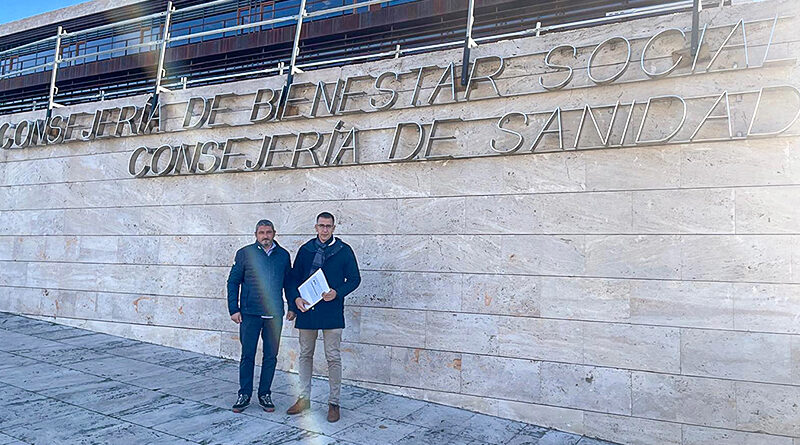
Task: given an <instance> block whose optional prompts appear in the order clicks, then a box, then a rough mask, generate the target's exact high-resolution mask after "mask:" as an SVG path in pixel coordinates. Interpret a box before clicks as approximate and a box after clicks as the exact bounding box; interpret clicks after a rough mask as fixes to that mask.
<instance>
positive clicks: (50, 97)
mask: <svg viewBox="0 0 800 445" xmlns="http://www.w3.org/2000/svg"><path fill="white" fill-rule="evenodd" d="M62 34H64V28H62V27H61V26H59V27H58V34H57V35H56V46H55V54H53V69H52V70H51V71H50V93H49V95H48V99H47V114H46V116H45V117H46V119H47V120H50V117H51V116H52V114H53V108H56V107H60V106H61V105H59V104H57V103H56V101H55V98H56V94H58V88H56V75H57V73H58V64H59V62H61V35H62Z"/></svg>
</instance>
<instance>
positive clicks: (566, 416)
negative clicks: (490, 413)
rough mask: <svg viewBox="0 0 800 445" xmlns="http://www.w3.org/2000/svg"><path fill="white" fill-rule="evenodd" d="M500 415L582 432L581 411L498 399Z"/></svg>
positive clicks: (558, 428) (577, 432) (563, 429)
mask: <svg viewBox="0 0 800 445" xmlns="http://www.w3.org/2000/svg"><path fill="white" fill-rule="evenodd" d="M497 404H498V412H497V414H498V415H499V416H500V417H505V418H509V419H515V420H520V421H522V422H528V423H532V424H534V425H541V426H546V427H549V428H555V429H557V430H561V431H571V432H573V433H576V434H583V431H584V429H583V415H584V414H583V411H580V410H577V409H569V408H560V407H556V406H548V405H537V404H534V403H525V402H516V401H513V400H498V401H497Z"/></svg>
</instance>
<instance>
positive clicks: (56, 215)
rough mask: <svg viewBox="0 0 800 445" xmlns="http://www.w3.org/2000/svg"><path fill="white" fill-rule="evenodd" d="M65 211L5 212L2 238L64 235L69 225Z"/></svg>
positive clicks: (1, 229) (1, 220)
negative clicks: (52, 234) (51, 234)
mask: <svg viewBox="0 0 800 445" xmlns="http://www.w3.org/2000/svg"><path fill="white" fill-rule="evenodd" d="M65 215H66V211H64V210H20V211H13V212H3V218H2V219H0V236H7V235H47V234H50V233H63V232H64V230H65V228H66V227H67V225H68V222H65V220H64V218H65Z"/></svg>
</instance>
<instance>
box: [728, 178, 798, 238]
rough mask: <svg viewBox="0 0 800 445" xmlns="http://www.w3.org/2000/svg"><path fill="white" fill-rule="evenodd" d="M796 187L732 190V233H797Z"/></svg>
mask: <svg viewBox="0 0 800 445" xmlns="http://www.w3.org/2000/svg"><path fill="white" fill-rule="evenodd" d="M798 192H800V188H798V187H768V188H752V189H738V190H736V233H792V234H798V233H800V210H798V209H800V193H798Z"/></svg>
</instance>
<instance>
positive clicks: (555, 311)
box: [537, 277, 632, 321]
mask: <svg viewBox="0 0 800 445" xmlns="http://www.w3.org/2000/svg"><path fill="white" fill-rule="evenodd" d="M537 281H538V282H539V283H540V300H541V302H540V306H541V316H542V317H547V318H566V319H570V320H595V321H628V320H629V319H631V311H632V307H631V304H632V301H631V283H630V282H629V281H627V280H609V279H602V278H577V277H540V278H539V279H538V280H537Z"/></svg>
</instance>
